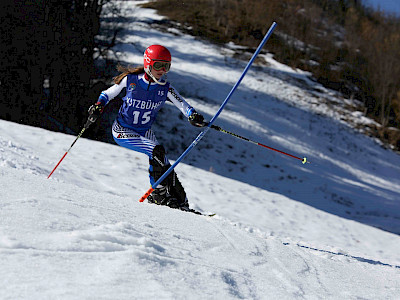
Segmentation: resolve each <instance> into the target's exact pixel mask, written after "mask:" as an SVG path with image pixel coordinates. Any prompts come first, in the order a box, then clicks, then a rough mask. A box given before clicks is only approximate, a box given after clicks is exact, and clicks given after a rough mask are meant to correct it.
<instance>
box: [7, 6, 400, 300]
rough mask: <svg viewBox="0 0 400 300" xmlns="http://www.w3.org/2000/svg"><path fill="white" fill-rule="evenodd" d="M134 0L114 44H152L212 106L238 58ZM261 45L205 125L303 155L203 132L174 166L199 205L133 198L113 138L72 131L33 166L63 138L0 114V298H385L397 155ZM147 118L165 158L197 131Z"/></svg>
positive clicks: (390, 283) (191, 97) (126, 52)
mask: <svg viewBox="0 0 400 300" xmlns="http://www.w3.org/2000/svg"><path fill="white" fill-rule="evenodd" d="M136 3H138V2H137V1H133V2H132V1H123V2H121V5H125V7H126V14H127V16H136V17H135V18H134V19H128V20H127V21H129V22H128V23H127V27H126V30H125V32H124V35H123V36H121V39H120V42H121V44H120V45H119V46H118V47H117V49H116V50H118V51H119V52H118V53H117V54H118V55H119V57H120V58H121V59H123V60H125V61H127V62H136V63H139V62H140V57H141V52H142V50H143V49H144V48H145V47H146V46H147V45H149V44H152V43H156V42H159V43H162V44H165V45H166V46H167V47H168V48H170V50H171V52H172V55H173V70H172V71H171V74H170V75H169V80H171V81H172V82H173V84H174V86H175V87H176V88H177V89H178V90H179V91H181V92H182V94H183V95H184V96H185V98H186V99H187V100H188V101H189V102H190V103H191V104H192V105H194V106H195V107H196V108H197V109H198V110H199V111H201V112H202V113H204V114H205V115H206V116H207V117H208V118H209V117H211V116H212V114H213V113H215V111H216V110H217V109H218V107H219V105H220V104H221V103H222V101H223V100H224V97H225V96H226V94H227V92H229V90H230V87H231V86H232V85H233V84H234V82H235V80H236V79H237V78H238V77H239V75H240V73H241V70H242V69H243V67H244V65H245V62H244V61H240V60H237V59H235V58H233V57H232V53H231V50H230V47H228V46H227V47H226V48H225V49H220V48H218V47H216V46H212V45H209V44H207V43H205V42H203V41H200V40H196V39H194V38H192V37H189V36H186V35H184V34H182V33H180V32H178V31H176V30H174V31H173V32H172V33H171V32H170V33H168V32H163V31H160V30H157V29H154V28H152V26H151V24H152V22H153V21H152V20H155V19H160V17H159V16H157V15H156V14H155V13H154V11H152V10H143V9H139V8H136V6H135V4H136ZM139 16H140V17H139ZM105 20H107V16H105ZM278 25H279V24H278ZM243 55H245V54H243ZM263 58H264V63H263V64H258V65H255V66H254V68H252V69H251V71H250V72H249V74H248V75H247V76H246V78H245V80H244V81H243V83H242V85H241V86H240V88H239V90H238V91H237V93H236V94H235V96H234V97H233V98H232V99H231V102H230V103H229V104H228V106H227V108H226V110H224V112H223V113H222V114H221V116H220V118H219V119H218V120H217V121H218V122H217V123H218V124H217V125H220V126H221V127H223V128H226V129H227V130H230V131H233V132H236V133H239V134H241V135H244V136H247V137H249V138H252V139H254V140H259V141H260V142H262V143H264V144H267V145H270V146H272V147H276V148H279V149H282V150H284V151H288V152H290V153H293V154H295V155H298V156H301V155H307V157H308V158H309V160H310V161H311V162H312V163H311V164H307V165H306V166H303V165H302V164H301V163H299V162H298V161H296V160H293V159H291V158H287V157H285V156H282V155H280V154H278V153H274V152H270V151H268V150H266V149H263V148H261V147H257V146H255V145H252V144H249V143H245V142H243V141H240V140H238V139H235V138H233V137H231V136H228V135H223V134H222V133H218V132H211V131H210V132H209V133H208V134H207V135H206V137H205V138H204V139H203V140H202V141H201V142H200V143H199V144H198V145H197V147H196V148H195V149H194V150H193V151H192V152H191V153H190V154H189V156H188V157H187V158H185V160H184V161H183V163H181V164H179V165H178V166H177V170H176V171H177V173H178V175H179V177H180V178H181V181H182V183H183V185H184V186H185V189H186V191H187V194H188V197H189V201H190V205H191V207H193V208H195V209H198V210H201V211H204V212H216V213H217V216H216V217H213V218H209V217H203V216H198V215H193V214H190V213H185V212H180V211H176V210H172V209H169V208H166V207H159V206H154V205H151V204H147V203H138V199H139V198H140V196H142V194H143V193H144V192H145V191H146V190H147V189H148V187H149V185H148V177H147V176H148V175H147V168H148V159H147V157H145V156H144V155H142V154H139V153H135V152H132V151H129V150H127V149H123V148H121V147H118V146H116V145H111V144H105V143H101V142H96V141H90V140H87V139H85V138H81V139H79V140H78V142H77V143H76V144H75V146H74V147H73V149H72V151H71V152H70V153H69V154H68V155H67V157H66V158H65V160H64V161H63V163H62V164H61V165H60V167H59V168H58V169H57V171H56V172H55V173H54V174H53V176H52V178H51V179H47V175H48V174H49V172H50V171H51V170H52V168H53V167H54V166H55V164H56V163H57V161H58V160H59V159H60V158H61V156H62V155H63V154H64V152H65V151H66V150H67V149H68V147H69V146H70V145H71V143H72V142H73V140H74V139H75V137H74V136H70V135H65V134H60V133H53V132H50V131H46V130H43V129H39V128H33V127H28V126H22V125H19V124H15V123H10V122H6V121H0V167H1V168H0V174H1V175H0V187H1V191H0V266H1V268H0V278H1V280H0V299H54V298H60V299H235V298H242V299H275V298H278V297H279V298H283V299H293V298H306V299H321V298H327V299H359V298H364V299H396V298H399V297H400V255H399V253H398V249H399V246H400V237H399V236H398V235H396V234H394V233H399V232H400V229H399V228H400V226H399V224H400V222H399V220H400V217H399V216H400V209H399V199H400V197H399V191H400V176H399V174H400V172H399V166H400V159H399V156H398V155H397V154H395V153H393V152H391V151H389V150H385V149H383V148H382V147H381V146H380V145H379V143H378V142H377V141H374V140H372V139H370V138H368V137H366V136H364V135H363V134H361V133H359V132H358V131H356V130H354V129H353V127H355V126H359V125H363V124H368V122H370V121H369V120H366V119H364V118H361V117H360V118H358V119H355V120H354V123H352V124H349V123H347V122H346V121H344V119H343V115H345V114H352V113H355V112H352V111H349V110H346V109H345V107H344V106H341V105H339V106H338V107H333V106H332V103H334V102H338V103H343V102H345V103H348V105H352V103H351V101H350V100H348V99H341V98H340V95H337V94H336V93H334V92H332V91H329V90H326V89H324V88H323V87H321V86H319V85H318V84H316V83H314V82H313V81H312V80H311V79H310V78H309V77H308V75H307V74H305V73H303V72H300V71H298V70H291V69H289V68H287V67H286V66H282V65H280V64H278V63H277V62H275V61H274V60H273V58H272V57H270V56H269V55H264V56H263ZM266 62H267V63H266ZM260 63H262V61H260ZM155 130H156V133H157V136H158V138H159V140H160V141H161V140H162V141H163V143H164V144H165V146H166V148H167V149H168V150H169V156H170V158H171V159H172V160H173V159H174V158H176V157H177V155H179V154H180V153H181V152H182V150H183V149H184V148H185V147H187V146H188V145H189V144H190V142H191V141H192V140H193V138H194V137H196V135H197V134H198V132H199V129H197V128H192V127H190V126H189V125H188V123H187V121H186V120H181V119H180V118H179V113H178V112H177V110H176V109H175V108H174V107H172V106H167V107H166V108H165V109H163V111H162V112H161V113H160V120H159V123H158V125H157V127H156V128H155ZM374 226H375V227H374ZM379 228H384V229H385V230H386V231H383V230H381V229H379ZM388 231H391V232H394V233H390V232H388Z"/></svg>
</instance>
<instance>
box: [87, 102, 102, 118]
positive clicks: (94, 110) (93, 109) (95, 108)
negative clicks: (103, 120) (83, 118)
mask: <svg viewBox="0 0 400 300" xmlns="http://www.w3.org/2000/svg"><path fill="white" fill-rule="evenodd" d="M103 110H104V105H103V104H101V102H96V103H95V104H93V105H92V106H90V107H89V110H88V113H89V115H91V116H92V115H93V116H96V117H98V116H100V115H101V113H102V112H103Z"/></svg>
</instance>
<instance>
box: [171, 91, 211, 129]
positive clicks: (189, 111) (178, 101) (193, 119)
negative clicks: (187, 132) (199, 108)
mask: <svg viewBox="0 0 400 300" xmlns="http://www.w3.org/2000/svg"><path fill="white" fill-rule="evenodd" d="M167 98H168V100H169V101H171V102H172V103H173V104H174V105H175V106H176V107H177V108H179V110H180V111H181V112H182V113H183V114H184V115H185V116H186V118H188V119H189V122H190V124H192V125H193V126H196V127H202V126H204V124H205V123H204V122H203V120H204V117H203V116H202V115H201V114H199V113H198V112H196V110H195V109H194V108H193V107H192V106H190V105H189V103H187V102H186V101H185V99H183V98H182V96H181V95H180V94H179V93H178V91H177V90H176V89H175V88H174V87H173V86H172V85H170V86H169V89H168V95H167Z"/></svg>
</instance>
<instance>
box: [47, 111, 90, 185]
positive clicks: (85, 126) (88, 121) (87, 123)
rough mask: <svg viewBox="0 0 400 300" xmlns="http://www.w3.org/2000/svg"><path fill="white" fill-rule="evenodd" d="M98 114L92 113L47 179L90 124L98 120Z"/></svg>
mask: <svg viewBox="0 0 400 300" xmlns="http://www.w3.org/2000/svg"><path fill="white" fill-rule="evenodd" d="M97 117H98V116H94V115H90V116H89V118H88V120H87V121H86V124H85V125H84V126H83V128H82V130H81V132H80V133H79V134H78V136H77V137H76V139H75V141H74V142H73V143H72V145H71V147H69V149H68V150H67V152H65V153H64V155H63V157H61V159H60V161H59V162H58V163H57V165H56V166H55V167H54V169H53V171H51V173H50V174H49V176H48V177H47V179H49V178H50V176H51V175H52V174H53V173H54V171H55V170H56V169H57V167H58V166H59V165H60V164H61V162H62V161H63V159H64V158H65V157H66V156H67V154H68V152H69V151H70V150H71V148H72V147H73V146H74V145H75V143H76V141H77V140H78V139H79V138H80V137H81V136H82V134H83V133H84V132H85V130H86V129H88V128H89V126H90V124H92V123H94V122H95V121H96V120H97Z"/></svg>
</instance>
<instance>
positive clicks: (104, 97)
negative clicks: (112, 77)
mask: <svg viewBox="0 0 400 300" xmlns="http://www.w3.org/2000/svg"><path fill="white" fill-rule="evenodd" d="M126 81H127V78H126V76H125V77H124V78H123V79H122V80H121V82H120V83H119V84H114V85H113V86H111V87H109V88H108V89H106V90H105V91H102V92H101V94H100V96H99V99H98V100H97V103H99V102H100V104H101V105H103V106H106V105H107V104H108V102H110V101H111V100H112V99H114V98H115V97H117V96H118V95H119V93H121V91H122V90H123V88H124V87H126Z"/></svg>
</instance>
